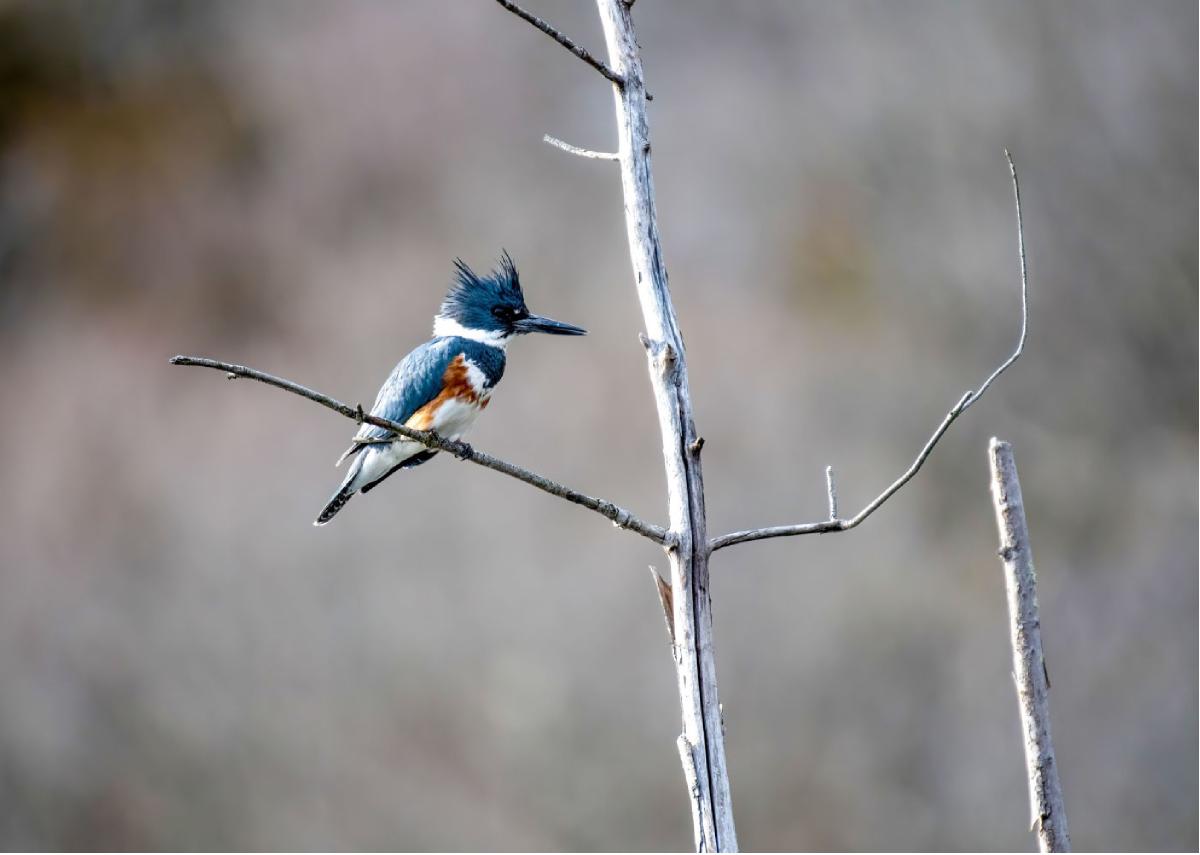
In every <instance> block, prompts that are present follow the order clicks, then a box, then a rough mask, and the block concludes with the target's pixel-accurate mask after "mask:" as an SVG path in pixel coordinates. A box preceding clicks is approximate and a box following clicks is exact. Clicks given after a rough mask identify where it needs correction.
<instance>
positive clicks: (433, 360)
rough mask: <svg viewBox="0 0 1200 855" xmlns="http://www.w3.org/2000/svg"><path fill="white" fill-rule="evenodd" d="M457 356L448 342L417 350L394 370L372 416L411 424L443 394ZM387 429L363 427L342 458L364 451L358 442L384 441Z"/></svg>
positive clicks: (372, 409) (373, 407)
mask: <svg viewBox="0 0 1200 855" xmlns="http://www.w3.org/2000/svg"><path fill="white" fill-rule="evenodd" d="M455 356H457V351H456V350H455V349H454V348H452V347H450V342H449V341H448V340H447V339H444V338H443V339H433V340H431V341H427V342H425V344H423V345H421V346H420V347H418V348H416V349H415V350H413V351H412V352H411V353H409V354H408V356H406V357H404V358H403V359H402V360H400V363H399V364H398V365H397V366H396V367H395V368H393V369H392V373H391V375H390V376H389V377H388V379H387V380H386V381H384V384H383V386H381V387H380V389H379V394H378V395H377V396H376V397H375V404H374V406H372V407H371V415H373V416H379V417H381V418H385V419H389V420H391V421H394V422H400V423H401V424H404V422H406V421H408V420H409V419H410V418H411V417H412V415H413V413H415V412H416V411H417V410H419V409H421V407H423V406H425V405H426V404H428V403H429V402H430V401H432V400H433V399H434V398H436V397H437V396H438V394H439V393H440V392H441V391H442V382H443V378H444V377H445V375H446V368H447V367H448V366H449V365H450V363H451V361H453V359H454V357H455ZM388 435H389V433H388V431H387V429H386V428H381V427H376V426H375V425H369V424H365V423H364V424H363V426H362V427H360V428H359V429H358V433H356V434H355V435H354V439H355V440H356V442H355V444H354V445H352V446H351V447H350V448H349V449H347V451H346V453H345V454H343V455H342V458H341V460H339V461H338V463H339V464H340V463H341V462H342V460H345V459H346V458H347V457H349V456H350V455H351V454H353V453H354V452H355V451H357V450H358V448H360V447H361V446H360V444H359V443H358V442H357V441H358V440H363V439H383V438H385V437H387V436H388Z"/></svg>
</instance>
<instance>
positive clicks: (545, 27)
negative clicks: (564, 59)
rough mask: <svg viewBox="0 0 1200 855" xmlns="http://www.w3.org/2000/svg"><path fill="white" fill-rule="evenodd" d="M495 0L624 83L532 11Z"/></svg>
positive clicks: (576, 54)
mask: <svg viewBox="0 0 1200 855" xmlns="http://www.w3.org/2000/svg"><path fill="white" fill-rule="evenodd" d="M496 2H497V3H499V4H500V5H501V6H503V7H504V8H505V9H507V10H508V11H510V12H512V13H513V14H514V15H516V16H517V17H518V18H520V19H521V20H523V21H528V22H529V23H530V24H533V25H534V26H535V27H537V28H538V29H539V30H541V31H542V32H543V33H545V34H546V35H548V36H549V37H550V38H552V39H554V40H555V41H556V42H558V43H559V44H560V45H562V46H563V47H565V48H566V49H567V50H569V51H570V52H571V53H573V54H575V56H577V57H579V58H580V59H582V60H583V61H584V62H586V63H587V64H588V65H590V66H591V67H592V68H594V69H596V70H597V71H599V72H600V73H601V74H603V75H604V76H605V77H607V78H608V79H609V80H611V81H612V82H613V83H615V84H617V85H618V86H624V85H625V80H624V79H623V78H622V77H621V75H619V74H617V73H616V72H615V71H613V70H612V69H611V68H609V67H608V66H607V65H605V64H604V63H603V62H601V61H600V60H598V59H596V57H594V56H592V55H591V54H590V53H588V52H587V51H586V50H584V49H583V48H581V47H580V46H579V45H577V44H575V42H573V41H571V39H569V38H568V37H567V36H566V35H564V34H563V33H561V32H560V31H558V30H556V29H554V27H552V26H550V25H549V24H548V23H546V22H545V21H543V20H542V19H541V18H539V17H538V16H537V15H535V14H533V13H532V12H527V11H525V10H524V9H522V8H521V7H520V6H518V5H517V4H516V3H511V2H509V0H496Z"/></svg>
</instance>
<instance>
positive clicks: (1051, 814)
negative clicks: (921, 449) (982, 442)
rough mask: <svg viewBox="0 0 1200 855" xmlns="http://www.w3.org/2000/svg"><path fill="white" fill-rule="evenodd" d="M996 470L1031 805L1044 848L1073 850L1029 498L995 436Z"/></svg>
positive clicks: (1006, 448)
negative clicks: (1054, 734)
mask: <svg viewBox="0 0 1200 855" xmlns="http://www.w3.org/2000/svg"><path fill="white" fill-rule="evenodd" d="M988 458H989V460H990V461H991V471H992V501H993V502H994V504H995V506H996V524H997V526H998V527H999V529H1000V557H1001V558H1002V559H1003V560H1004V584H1005V587H1006V588H1007V590H1008V617H1009V622H1010V630H1011V635H1012V649H1013V678H1014V679H1015V680H1016V683H1017V701H1018V704H1019V706H1020V710H1021V731H1022V733H1023V734H1024V736H1025V769H1026V772H1027V773H1028V775H1029V807H1030V810H1031V811H1032V812H1033V816H1032V826H1033V827H1034V828H1036V829H1037V836H1038V848H1039V849H1040V850H1041V851H1042V852H1070V851H1071V837H1070V834H1069V832H1068V831H1067V811H1066V808H1065V807H1064V806H1063V795H1062V785H1061V784H1060V783H1059V780H1058V763H1057V762H1056V761H1055V759H1054V745H1053V743H1052V741H1051V739H1050V679H1049V677H1048V676H1047V672H1046V657H1045V655H1044V653H1043V652H1042V631H1041V623H1040V621H1039V619H1038V604H1037V576H1036V574H1035V573H1034V570H1033V551H1032V550H1031V549H1030V546H1029V527H1028V525H1027V524H1026V522H1025V503H1024V501H1023V500H1022V498H1021V484H1020V482H1019V481H1018V480H1017V464H1016V461H1015V460H1014V459H1013V452H1012V446H1011V445H1009V444H1008V443H1007V442H1001V441H1000V440H998V439H996V438H995V437H992V441H991V444H990V445H989V446H988Z"/></svg>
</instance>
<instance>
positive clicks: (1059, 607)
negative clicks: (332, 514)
mask: <svg viewBox="0 0 1200 855" xmlns="http://www.w3.org/2000/svg"><path fill="white" fill-rule="evenodd" d="M531 5H532V6H533V8H534V9H535V11H538V12H540V13H541V14H544V15H546V16H547V17H549V18H551V19H553V21H554V22H555V23H556V24H558V25H559V26H561V27H562V28H563V29H564V30H565V31H567V32H568V33H570V34H571V35H573V36H574V37H575V38H576V39H578V40H579V41H581V42H582V43H583V44H585V45H588V46H590V47H591V48H593V49H595V50H597V51H602V50H603V42H602V37H601V34H600V31H599V26H598V23H597V21H596V18H595V13H594V10H593V8H592V7H591V5H590V4H587V3H578V4H570V5H568V4H555V3H550V2H545V0H543V2H539V3H531ZM636 18H637V23H638V27H639V37H640V41H641V44H642V47H643V49H644V56H645V63H646V73H647V79H648V85H649V87H650V89H651V91H652V92H653V93H654V95H655V100H654V102H653V104H652V114H651V123H652V125H651V131H652V134H653V139H654V167H655V170H656V181H657V187H658V209H659V214H660V218H661V222H660V225H661V227H662V231H663V239H664V247H665V251H666V260H667V265H668V268H669V270H670V274H671V285H672V288H673V292H674V296H675V300H676V303H677V306H678V310H679V314H680V319H681V323H682V325H683V328H684V330H685V334H686V337H687V342H688V345H689V358H690V363H691V370H692V382H693V386H694V389H693V391H694V395H695V405H696V408H697V419H698V424H699V427H700V430H701V432H702V433H703V434H704V436H705V437H706V439H707V440H708V444H707V445H706V448H705V461H706V475H707V479H706V480H707V485H708V489H709V494H708V508H709V512H710V529H711V531H712V533H713V534H719V533H723V532H725V531H729V530H731V529H735V528H744V527H747V526H753V525H765V524H775V523H784V522H792V521H801V520H810V519H818V518H820V517H821V516H822V515H823V514H824V512H825V499H824V487H823V476H822V472H823V468H824V466H825V465H826V464H829V463H832V464H834V465H835V466H836V468H837V472H838V475H839V482H840V493H841V499H842V504H843V508H844V509H845V510H851V509H856V508H858V507H861V506H862V504H864V503H865V502H866V501H867V500H868V499H870V498H871V497H873V496H874V495H875V494H876V493H877V492H878V491H879V490H880V489H882V488H883V486H885V485H886V484H887V483H889V482H890V481H891V480H892V479H893V478H894V477H895V476H896V475H897V474H898V473H899V472H900V471H901V470H902V469H903V468H904V467H906V466H907V465H908V463H909V461H910V460H911V458H912V456H913V455H914V453H915V452H916V450H917V449H918V448H919V447H920V445H921V444H922V443H923V442H924V440H925V438H926V437H927V436H928V434H929V432H930V431H931V430H932V429H933V427H934V426H935V425H936V424H937V423H938V421H939V420H940V419H941V418H942V416H943V414H944V413H945V411H946V410H947V409H948V408H949V407H950V406H951V404H953V402H954V401H956V400H957V399H958V397H959V396H960V395H961V394H962V392H963V390H965V389H968V388H975V387H977V385H978V384H979V383H980V382H981V380H982V378H983V377H984V376H986V374H987V373H988V372H989V371H990V370H991V369H992V367H993V366H994V365H995V364H996V363H998V362H999V361H1000V360H1001V359H1002V358H1003V357H1004V356H1005V355H1006V354H1007V353H1008V351H1009V350H1010V349H1011V347H1012V345H1013V342H1014V339H1015V336H1016V333H1017V328H1018V278H1017V257H1016V252H1015V230H1014V222H1013V206H1012V198H1011V189H1010V185H1009V178H1008V173H1007V168H1006V166H1005V163H1004V157H1003V153H1002V152H1003V148H1004V147H1005V146H1008V147H1010V148H1012V150H1013V152H1014V155H1015V157H1016V159H1017V163H1018V166H1019V169H1020V171H1021V177H1022V181H1023V189H1024V196H1025V199H1024V201H1025V217H1026V228H1027V238H1028V249H1029V262H1030V271H1031V288H1032V323H1031V338H1030V342H1029V347H1028V352H1027V355H1026V357H1025V358H1024V359H1023V360H1021V361H1020V362H1019V363H1017V365H1016V366H1015V368H1014V369H1013V371H1012V372H1011V373H1010V374H1009V375H1007V376H1006V377H1005V378H1004V379H1003V380H1002V381H1001V382H1000V383H999V384H998V385H997V386H996V387H995V388H994V390H993V391H992V392H991V393H990V394H989V396H988V397H987V398H986V399H984V401H983V402H981V404H979V405H978V406H977V407H976V408H974V409H973V410H972V411H971V412H970V413H969V414H968V415H967V416H966V417H965V418H964V419H963V420H962V421H961V422H960V423H959V424H958V425H957V426H956V427H955V428H954V429H953V431H952V432H951V433H950V434H949V435H948V436H947V437H946V439H945V440H944V442H943V444H942V446H941V447H940V448H939V450H938V451H937V453H936V455H935V456H934V457H933V458H932V459H931V460H930V462H929V464H928V465H927V468H926V469H925V470H924V471H923V472H922V473H921V475H920V476H919V477H918V478H917V480H915V481H914V482H913V483H912V484H911V485H910V486H909V487H908V488H907V489H906V490H905V491H904V492H903V493H901V494H900V495H899V496H898V497H897V498H896V499H894V500H893V501H892V502H891V503H890V504H889V505H887V506H886V507H885V508H884V509H883V510H881V511H880V512H879V513H878V514H877V515H876V516H875V517H874V518H872V519H871V520H870V521H869V522H868V523H867V524H866V525H864V526H863V528H861V529H859V530H858V531H856V532H853V533H850V534H846V535H840V536H837V537H827V538H821V539H818V538H813V537H810V538H800V539H792V540H782V541H771V542H765V543H758V544H752V545H747V546H742V547H738V548H734V549H730V550H728V551H725V552H721V553H719V555H718V557H717V559H716V560H715V562H714V566H713V573H714V582H713V595H714V602H715V615H716V640H717V646H718V667H719V673H720V677H721V693H722V699H723V700H724V704H725V711H726V717H727V719H728V729H729V740H728V750H729V759H730V764H731V772H732V783H733V794H734V805H735V809H736V813H737V818H738V822H739V835H740V838H741V841H742V843H743V846H744V847H746V848H748V849H805V848H823V849H873V848H884V849H902V850H903V849H983V850H994V849H1025V848H1031V847H1032V846H1033V837H1032V835H1030V834H1029V832H1028V830H1027V829H1028V815H1029V813H1028V804H1027V795H1026V785H1025V780H1024V773H1023V760H1022V754H1021V744H1020V737H1019V731H1018V722H1017V710H1016V701H1015V697H1014V692H1013V686H1012V682H1011V678H1010V674H1009V672H1010V653H1009V649H1008V642H1007V629H1006V612H1005V599H1004V592H1003V584H1002V578H1001V572H1000V564H999V562H998V560H997V559H996V556H995V549H996V543H997V536H996V532H995V524H994V520H993V516H992V508H991V504H990V498H989V495H988V491H987V472H986V457H985V450H986V444H987V439H988V437H990V436H992V435H999V436H1001V437H1003V438H1006V439H1009V440H1011V441H1012V442H1013V443H1014V444H1015V447H1016V452H1017V460H1018V464H1019V466H1020V470H1021V475H1022V480H1023V484H1024V489H1025V496H1026V502H1027V506H1028V511H1029V514H1030V519H1031V526H1032V531H1033V547H1034V554H1035V557H1036V559H1037V563H1038V569H1039V571H1040V581H1041V590H1040V595H1041V606H1042V618H1043V624H1044V634H1045V642H1046V647H1047V653H1048V660H1049V669H1050V674H1051V679H1052V680H1053V686H1054V688H1053V698H1052V706H1053V716H1054V729H1055V737H1056V747H1057V749H1058V757H1059V762H1060V765H1061V769H1062V776H1063V783H1064V788H1065V792H1066V799H1067V806H1068V809H1069V817H1070V823H1071V829H1072V831H1073V836H1074V840H1075V843H1076V846H1077V847H1078V848H1080V849H1167V850H1171V849H1175V850H1181V849H1193V850H1194V848H1195V847H1196V845H1197V798H1198V797H1197V551H1196V535H1197V528H1196V523H1197V508H1196V495H1197V491H1196V471H1197V439H1196V424H1197V372H1196V366H1197V351H1196V343H1197V327H1196V318H1197V280H1196V271H1197V242H1196V241H1197V165H1196V164H1197V136H1196V134H1197V43H1196V32H1197V12H1196V8H1195V4H1194V3H1191V2H1139V3H1112V2H1063V3H1055V4H1048V3H1004V4H998V3H984V2H974V3H967V2H964V3H934V2H928V3H916V2H912V3H864V2H843V3H793V2H755V3H744V4H723V3H716V2H703V3H684V2H665V1H664V0H642V2H640V3H639V4H638V5H637V7H636ZM543 133H551V134H554V135H556V136H560V137H563V138H565V139H567V140H569V141H571V142H574V143H576V144H578V145H583V146H588V147H593V148H606V147H610V146H611V145H612V140H613V117H612V100H611V94H610V90H609V87H608V86H607V84H605V83H604V82H603V81H602V80H601V79H600V78H599V77H598V76H597V75H596V74H595V72H594V71H592V70H591V69H589V68H587V67H586V66H584V65H583V64H582V63H580V62H578V61H576V60H575V59H573V58H572V57H570V56H569V55H568V54H566V53H565V52H564V51H563V50H562V49H561V48H560V47H559V46H557V45H555V44H553V43H552V42H551V41H550V40H549V39H547V38H545V37H544V36H543V35H541V34H539V33H537V32H535V31H534V30H532V29H531V28H530V27H529V26H528V25H526V24H524V23H522V22H521V21H519V20H517V19H516V18H514V17H513V16H511V15H509V14H507V13H505V12H504V11H503V10H501V9H500V8H499V7H498V6H496V5H495V4H492V3H488V2H474V3H465V2H460V3H436V2H408V3H388V2H369V0H355V2H345V3H333V2H283V1H282V0H274V2H271V1H270V0H256V2H241V3H233V2H225V3H214V2H200V0H196V2H186V3H185V2H157V1H156V0H145V1H144V2H134V0H123V2H116V0H104V2H86V1H85V0H74V2H57V0H53V1H52V0H39V2H11V0H10V2H5V3H3V4H0V391H2V393H3V399H4V401H5V405H4V406H3V408H2V409H0V473H2V477H3V484H4V490H3V491H2V493H0V520H3V521H2V522H0V846H3V847H5V848H13V847H20V848H46V847H50V848H59V847H61V848H106V849H126V848H134V849H142V848H169V849H189V848H196V847H200V848H212V849H220V848H228V847H232V848H240V849H258V848H284V849H313V848H320V849H325V848H333V849H348V848H368V849H379V848H383V849H391V848H401V849H407V848H420V849H474V848H484V849H527V848H528V849H663V848H669V849H683V848H686V847H688V846H690V844H691V829H690V820H689V817H688V813H687V805H686V801H685V798H684V793H683V782H682V776H681V773H680V770H679V765H678V759H677V755H676V752H675V746H674V739H675V735H676V734H677V733H678V729H679V721H678V710H677V699H676V694H675V687H674V678H673V672H672V669H671V665H670V661H669V654H668V650H667V645H666V638H665V633H664V629H663V623H662V618H661V615H660V612H659V607H658V603H657V602H656V599H655V596H654V593H653V590H652V588H651V585H650V581H649V579H648V578H647V573H646V565H647V564H648V563H657V564H659V565H660V566H661V565H662V556H661V553H659V552H658V551H657V550H656V549H655V548H653V547H652V546H651V545H649V544H648V543H647V542H645V541H642V540H640V539H639V538H637V537H635V536H633V535H630V534H627V533H623V532H617V531H615V530H613V529H612V528H611V527H610V526H609V525H608V524H607V523H605V522H604V521H603V520H601V519H600V518H598V517H596V516H595V515H593V514H590V513H588V512H586V511H583V510H580V509H578V508H575V507H573V506H571V505H567V504H565V503H562V502H559V501H557V500H554V499H551V498H549V497H546V496H544V495H542V494H539V493H537V492H535V491H532V490H530V489H529V488H527V487H524V486H522V485H520V484H518V483H516V482H514V481H511V480H508V479H506V478H503V477H501V476H498V475H496V474H494V473H490V472H487V471H485V470H481V469H478V468H476V467H472V466H466V465H458V464H455V463H454V462H452V461H447V460H441V459H439V460H437V461H435V462H434V463H432V464H430V465H427V466H425V467H422V468H421V469H418V470H414V471H413V472H410V473H406V474H404V475H402V476H398V477H396V478H395V479H393V480H392V481H390V482H389V483H388V484H387V485H386V486H384V487H383V488H381V489H380V490H379V491H377V492H375V493H372V494H371V495H370V496H369V497H367V498H366V499H359V500H356V501H354V502H353V503H351V504H350V505H349V507H348V508H347V510H346V511H345V512H344V513H343V514H342V515H341V516H339V517H338V519H337V520H336V522H335V524H333V525H331V526H329V527H328V528H324V529H320V530H318V529H314V528H313V527H312V526H311V524H310V523H311V520H312V519H313V517H314V516H315V514H316V513H317V511H318V510H319V509H320V508H321V507H322V505H323V504H324V502H325V500H326V499H327V497H328V495H329V494H330V493H331V492H332V490H333V488H334V487H335V485H336V481H337V478H338V477H339V473H338V472H336V471H335V470H334V469H333V466H332V464H333V461H334V460H335V459H336V458H337V456H338V454H339V453H340V452H341V451H342V449H343V447H344V445H345V443H346V441H347V439H348V437H349V436H350V434H351V433H352V432H353V425H351V424H350V423H349V422H348V421H346V420H344V419H341V418H339V417H337V416H336V415H333V414H331V413H328V412H327V411H324V410H322V409H320V408H318V407H316V406H314V405H312V404H309V403H306V402H303V401H301V400H300V399H298V398H295V397H292V396H289V395H286V394H284V393H281V392H278V391H275V390H272V389H269V388H267V387H264V386H261V385H258V384H254V383H251V382H237V383H229V382H226V381H225V380H224V379H222V377H221V375H219V374H217V373H215V372H206V371H202V370H199V369H181V368H172V367H170V366H169V365H168V364H167V359H168V358H169V357H170V356H171V355H172V354H175V353H192V354H199V355H210V356H216V357H219V358H226V359H231V360H234V361H243V362H246V363H249V364H251V365H254V366H256V367H260V368H262V369H265V370H268V371H272V372H276V373H280V374H283V375H286V376H288V377H291V378H293V379H295V380H297V381H299V382H303V383H306V384H309V385H312V386H314V387H316V388H318V389H321V390H323V391H326V392H328V393H330V394H332V395H334V396H336V397H340V398H342V399H343V400H346V401H350V402H355V401H361V402H364V403H367V404H369V403H370V401H371V400H372V399H373V396H374V393H375V390H376V388H377V387H378V385H379V383H380V382H381V381H382V380H383V378H384V377H385V376H386V374H387V372H388V371H389V370H390V369H391V367H392V365H393V364H394V363H395V361H396V360H397V359H399V358H400V357H401V356H402V355H403V354H404V353H405V352H407V350H408V349H409V348H411V347H413V346H414V345H416V344H417V343H419V342H420V341H423V340H424V339H425V338H426V337H427V335H428V331H429V326H430V322H431V318H432V315H433V313H434V311H435V309H436V307H437V305H438V303H439V301H440V299H441V296H442V294H443V292H444V289H445V287H446V285H447V283H448V282H449V279H450V274H451V266H450V261H451V259H452V258H453V257H454V256H456V255H461V256H462V257H463V258H464V259H465V260H467V261H468V262H469V263H471V264H473V265H476V266H478V267H487V266H489V265H490V264H491V263H492V262H493V261H494V260H495V258H496V257H497V255H498V254H499V252H500V249H501V247H505V248H507V249H508V250H509V251H510V252H511V253H512V254H513V257H514V258H515V259H516V260H517V263H518V265H519V267H520V269H521V272H522V276H523V281H524V282H525V285H526V290H527V294H528V298H529V303H530V306H531V307H532V308H533V309H534V310H535V311H540V312H544V313H545V314H549V315H551V316H553V317H557V318H561V319H563V320H567V321H572V322H575V323H579V324H583V325H585V326H587V327H588V328H589V329H590V331H591V335H590V336H589V337H587V338H586V339H579V340H562V339H551V338H549V337H535V338H531V339H526V340H522V341H520V342H518V343H517V344H516V345H515V346H514V347H513V348H512V350H511V354H510V360H509V373H508V377H507V379H506V381H505V382H504V384H503V386H502V387H501V388H500V390H499V392H498V393H497V395H496V398H495V400H494V404H493V406H492V407H491V408H490V409H489V411H488V413H487V417H486V418H484V419H482V420H481V421H480V423H479V425H478V427H477V429H476V430H475V432H474V434H473V435H472V439H473V440H474V441H475V442H476V444H477V445H478V446H479V447H480V448H483V449H485V450H487V451H490V452H493V453H495V454H498V455H501V456H503V457H506V458H508V459H511V460H513V461H514V462H518V463H521V464H525V465H528V466H531V467H532V468H534V469H536V470H538V471H540V472H543V473H545V474H546V475H548V476H551V477H554V478H556V479H559V480H562V481H563V482H565V483H568V484H570V485H572V486H575V487H578V488H580V489H583V490H586V491H590V492H593V493H596V494H599V495H603V496H606V497H609V498H611V499H613V500H615V501H617V502H619V503H622V504H626V505H628V506H629V507H631V508H632V509H634V510H635V511H636V512H639V513H640V514H642V515H644V516H646V517H647V518H649V519H652V520H655V521H662V520H663V519H664V517H665V511H664V490H663V478H662V472H661V463H660V459H659V456H658V439H657V430H656V423H655V419H654V415H653V407H652V401H651V397H650V392H649V386H648V383H647V381H646V373H645V368H644V359H643V355H642V351H641V348H640V347H639V345H638V344H637V338H636V335H637V332H638V331H639V329H640V328H641V327H640V313H639V310H638V307H637V303H636V299H635V295H634V290H633V287H632V284H631V282H630V273H629V261H628V250H627V247H626V244H625V237H624V225H623V221H622V219H621V196H620V187H619V183H618V181H617V179H616V176H615V171H614V170H613V169H612V168H611V166H610V165H609V164H604V163H596V162H590V161H583V160H579V159H576V158H572V157H569V156H568V155H565V154H563V153H562V152H559V151H556V150H554V149H552V148H550V147H548V146H546V145H544V144H542V143H541V142H540V139H541V136H542V134H543ZM564 390H565V391H564Z"/></svg>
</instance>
